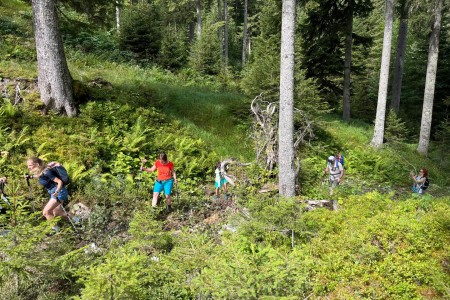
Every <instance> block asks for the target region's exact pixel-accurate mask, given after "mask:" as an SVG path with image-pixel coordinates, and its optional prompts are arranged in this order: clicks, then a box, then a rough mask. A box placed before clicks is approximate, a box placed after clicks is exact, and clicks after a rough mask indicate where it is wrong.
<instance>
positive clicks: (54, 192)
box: [25, 157, 69, 231]
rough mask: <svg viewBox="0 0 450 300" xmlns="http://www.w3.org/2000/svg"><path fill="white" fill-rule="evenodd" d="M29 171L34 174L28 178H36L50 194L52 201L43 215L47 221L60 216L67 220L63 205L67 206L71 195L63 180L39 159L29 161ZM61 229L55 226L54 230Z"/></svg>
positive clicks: (32, 158) (45, 208) (46, 206)
mask: <svg viewBox="0 0 450 300" xmlns="http://www.w3.org/2000/svg"><path fill="white" fill-rule="evenodd" d="M27 167H28V170H29V171H30V172H31V173H32V174H33V175H31V176H29V175H25V176H26V178H35V177H37V178H38V180H39V184H41V185H42V186H44V188H45V189H46V190H47V192H48V193H49V194H50V200H49V201H48V202H47V204H46V205H45V207H44V210H43V211H42V214H43V215H44V217H45V218H46V219H47V220H51V219H53V218H54V217H57V216H60V217H64V218H67V217H68V216H66V214H65V213H64V210H63V208H62V207H61V205H66V204H67V202H68V201H69V195H68V192H67V189H66V188H65V186H64V183H63V182H62V180H61V179H59V178H58V177H56V175H55V173H54V172H52V171H51V170H50V169H49V168H48V166H47V164H46V163H45V162H44V161H43V160H42V159H40V158H39V157H30V158H29V159H28V160H27ZM58 229H59V227H58V226H54V227H53V230H55V231H58Z"/></svg>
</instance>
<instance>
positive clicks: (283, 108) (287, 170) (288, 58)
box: [278, 0, 296, 197]
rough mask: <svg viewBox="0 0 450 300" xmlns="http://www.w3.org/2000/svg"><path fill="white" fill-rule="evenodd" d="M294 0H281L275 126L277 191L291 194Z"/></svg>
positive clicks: (292, 185) (292, 173)
mask: <svg viewBox="0 0 450 300" xmlns="http://www.w3.org/2000/svg"><path fill="white" fill-rule="evenodd" d="M295 6H296V3H295V0H283V8H282V21H281V55H280V56H281V58H280V114H279V122H278V123H279V128H278V143H279V144H278V149H279V153H278V169H279V175H278V192H279V194H280V195H281V196H285V197H292V196H295V165H294V158H295V157H294V156H295V153H294V58H295V47H294V45H295V8H296V7H295Z"/></svg>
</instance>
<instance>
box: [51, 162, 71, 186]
mask: <svg viewBox="0 0 450 300" xmlns="http://www.w3.org/2000/svg"><path fill="white" fill-rule="evenodd" d="M48 169H49V170H50V172H52V173H53V175H55V176H56V177H58V178H59V179H61V181H62V182H63V184H64V185H68V184H69V183H70V178H69V174H68V173H67V170H66V168H64V167H63V166H62V165H61V164H60V163H57V162H54V161H52V162H51V163H49V164H48Z"/></svg>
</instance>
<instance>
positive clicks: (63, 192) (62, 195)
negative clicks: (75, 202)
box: [47, 186, 69, 202]
mask: <svg viewBox="0 0 450 300" xmlns="http://www.w3.org/2000/svg"><path fill="white" fill-rule="evenodd" d="M57 188H58V187H57V186H54V187H53V188H51V189H49V190H47V191H48V193H49V194H50V198H51V199H56V198H55V196H53V194H54V193H55V191H56V189H57ZM57 200H58V201H61V202H66V201H69V193H68V192H67V189H66V188H65V187H64V186H63V187H62V188H61V189H60V190H59V193H58V199H57Z"/></svg>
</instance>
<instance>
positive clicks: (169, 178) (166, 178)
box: [140, 152, 177, 212]
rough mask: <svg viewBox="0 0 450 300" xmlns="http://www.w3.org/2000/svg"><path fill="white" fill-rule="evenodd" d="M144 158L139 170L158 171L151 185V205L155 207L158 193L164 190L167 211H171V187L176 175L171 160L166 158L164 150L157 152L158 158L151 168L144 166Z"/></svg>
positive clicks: (175, 180)
mask: <svg viewBox="0 0 450 300" xmlns="http://www.w3.org/2000/svg"><path fill="white" fill-rule="evenodd" d="M146 162H147V160H146V159H144V160H142V165H141V168H140V170H141V171H144V172H154V171H158V175H157V176H156V181H155V185H154V186H153V198H152V207H156V205H157V204H158V197H159V194H160V193H161V192H162V191H164V195H165V196H166V199H167V208H166V211H167V212H171V211H172V196H171V195H172V187H173V184H174V183H175V184H177V175H176V173H175V168H174V165H173V163H172V162H171V161H169V160H167V155H166V153H164V152H161V153H160V154H159V159H158V160H157V161H156V162H155V163H154V164H153V166H152V167H151V168H144V164H145V163H146Z"/></svg>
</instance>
